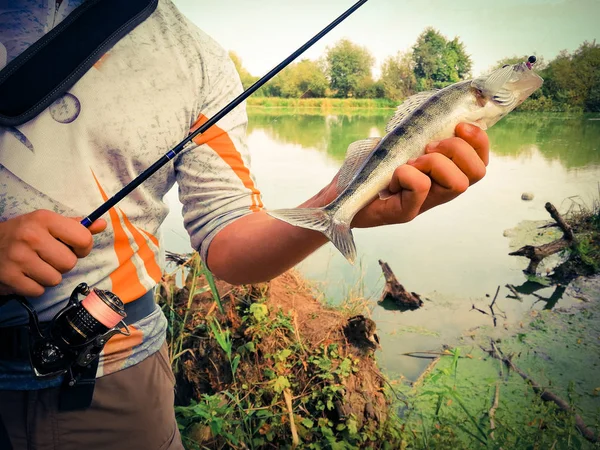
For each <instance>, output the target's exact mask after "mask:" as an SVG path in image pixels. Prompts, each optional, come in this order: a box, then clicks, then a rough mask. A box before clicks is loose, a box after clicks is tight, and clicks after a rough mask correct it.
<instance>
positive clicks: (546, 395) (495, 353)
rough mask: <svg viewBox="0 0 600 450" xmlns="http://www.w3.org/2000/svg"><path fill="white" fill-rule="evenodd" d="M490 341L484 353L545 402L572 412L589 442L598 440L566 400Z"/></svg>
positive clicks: (576, 423)
mask: <svg viewBox="0 0 600 450" xmlns="http://www.w3.org/2000/svg"><path fill="white" fill-rule="evenodd" d="M491 342H492V349H491V350H487V349H485V348H483V347H482V350H483V351H485V352H486V353H489V354H490V355H491V356H492V357H494V358H496V359H498V360H500V361H502V362H503V363H504V364H506V366H507V367H508V368H510V369H511V370H513V371H514V372H516V373H518V374H519V375H520V376H521V378H523V379H524V380H525V381H526V382H527V383H529V384H530V385H531V387H532V388H533V392H535V393H536V394H539V395H540V398H541V399H542V400H544V401H545V402H553V403H554V404H555V405H556V406H558V407H559V408H560V409H561V410H563V411H565V412H567V413H572V414H574V416H575V426H576V427H577V429H578V430H579V431H580V432H581V434H582V435H583V437H584V438H586V439H587V440H588V441H590V442H593V443H596V442H598V437H597V436H596V435H594V432H593V431H592V430H590V429H589V428H588V427H587V426H586V424H585V422H584V421H583V419H582V418H581V416H580V415H579V414H577V413H575V411H574V409H573V408H572V407H571V406H570V405H569V404H568V403H567V402H566V401H564V400H563V399H562V398H560V397H558V396H557V395H556V394H554V393H553V392H551V391H548V390H546V389H544V388H542V387H541V386H540V385H539V384H538V383H536V382H535V380H533V379H532V378H531V377H530V376H529V375H527V374H526V373H525V372H523V370H521V369H520V368H519V367H517V366H515V364H514V363H513V362H512V361H511V359H510V358H508V357H506V356H504V355H503V354H502V352H501V351H500V349H498V347H497V346H496V343H495V342H494V340H493V339H492V341H491Z"/></svg>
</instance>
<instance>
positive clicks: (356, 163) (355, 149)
mask: <svg viewBox="0 0 600 450" xmlns="http://www.w3.org/2000/svg"><path fill="white" fill-rule="evenodd" d="M379 141H381V138H380V137H371V138H367V139H362V140H360V141H356V142H353V143H352V144H350V145H349V146H348V150H346V159H345V160H344V164H342V167H341V168H340V176H339V177H338V181H337V191H338V193H340V192H342V191H343V190H344V189H346V187H347V186H348V185H349V184H350V181H352V178H354V175H355V174H356V171H357V170H358V169H359V168H360V166H361V165H362V163H363V162H364V161H365V159H366V158H367V156H369V155H370V154H371V151H372V150H373V149H374V148H375V146H376V145H377V144H379Z"/></svg>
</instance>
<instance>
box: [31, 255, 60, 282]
mask: <svg viewBox="0 0 600 450" xmlns="http://www.w3.org/2000/svg"><path fill="white" fill-rule="evenodd" d="M24 274H25V275H26V276H28V277H29V278H31V279H32V280H33V281H35V282H37V283H39V284H40V285H42V286H46V287H48V286H58V285H59V284H60V282H61V281H62V275H61V274H60V272H58V271H57V270H56V269H55V268H54V267H52V266H51V265H50V264H48V263H46V262H45V261H42V260H41V259H39V258H35V259H33V260H31V261H30V262H29V264H28V266H27V269H26V270H25V271H24Z"/></svg>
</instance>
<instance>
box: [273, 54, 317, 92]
mask: <svg viewBox="0 0 600 450" xmlns="http://www.w3.org/2000/svg"><path fill="white" fill-rule="evenodd" d="M327 87H328V81H327V77H326V76H325V71H324V70H323V69H322V67H321V66H320V65H319V63H318V62H315V61H311V60H309V59H303V60H302V61H300V62H298V63H294V64H290V65H289V66H288V67H286V68H285V69H283V70H282V71H281V72H280V73H279V74H278V75H277V76H275V78H273V79H272V80H271V81H269V82H268V83H267V84H266V85H265V86H264V87H262V88H261V91H262V93H263V95H265V96H267V97H285V98H307V97H324V96H325V91H326V90H327Z"/></svg>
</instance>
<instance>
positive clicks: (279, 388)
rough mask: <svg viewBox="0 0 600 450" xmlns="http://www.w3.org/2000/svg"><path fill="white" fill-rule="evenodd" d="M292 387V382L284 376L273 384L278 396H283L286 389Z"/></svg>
mask: <svg viewBox="0 0 600 450" xmlns="http://www.w3.org/2000/svg"><path fill="white" fill-rule="evenodd" d="M289 387H290V382H289V381H288V379H287V378H286V377H284V376H282V375H280V376H279V377H277V379H276V380H275V382H274V383H273V390H274V391H275V392H277V393H278V394H281V393H282V392H283V390H284V389H285V388H289Z"/></svg>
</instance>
